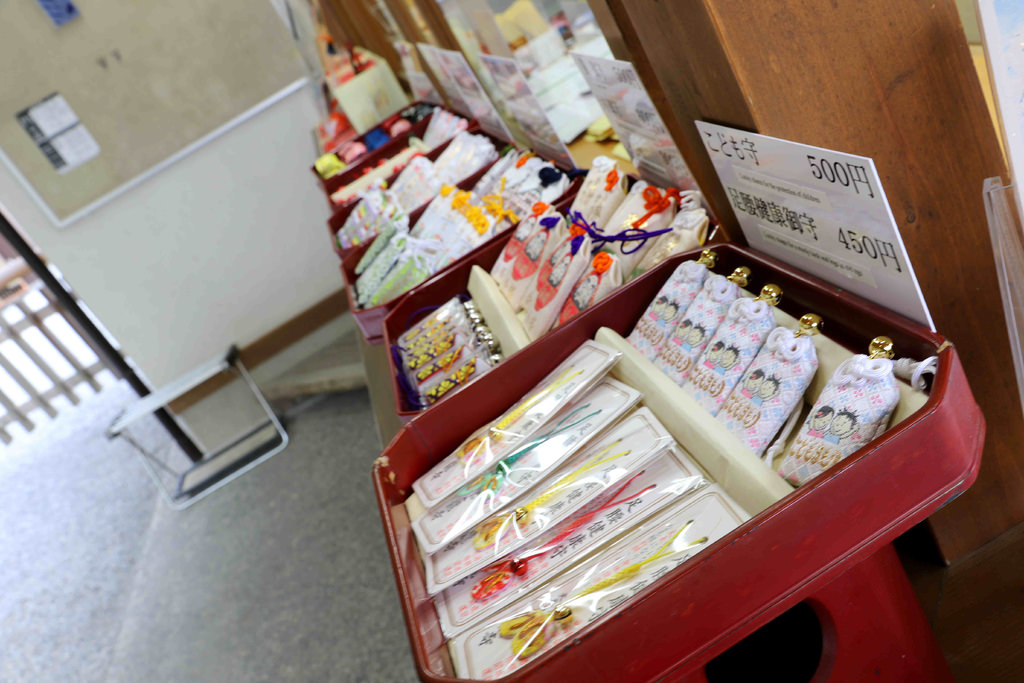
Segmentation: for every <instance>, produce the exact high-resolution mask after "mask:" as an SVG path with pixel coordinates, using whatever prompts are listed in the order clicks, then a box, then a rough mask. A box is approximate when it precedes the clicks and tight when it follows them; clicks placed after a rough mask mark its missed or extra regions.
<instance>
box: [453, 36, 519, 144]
mask: <svg viewBox="0 0 1024 683" xmlns="http://www.w3.org/2000/svg"><path fill="white" fill-rule="evenodd" d="M436 53H437V61H438V63H439V64H440V65H441V68H442V69H444V70H445V72H446V73H447V74H448V76H450V77H451V79H452V81H454V83H455V87H456V88H458V90H459V93H460V94H461V95H462V100H463V101H464V102H465V103H466V106H468V107H469V111H470V115H471V116H472V117H473V118H474V119H476V120H477V123H479V124H480V127H481V128H482V129H484V130H485V131H487V132H488V133H490V134H491V135H493V136H494V137H496V138H501V139H502V140H505V141H506V142H514V139H513V137H512V133H510V132H509V130H508V126H506V125H505V121H504V120H503V119H502V118H501V115H500V114H498V110H497V109H495V108H494V103H493V102H491V98H490V97H488V96H487V91H486V90H484V87H483V86H482V85H480V79H478V78H477V77H476V74H475V73H473V69H471V68H470V66H469V62H467V61H466V58H465V57H464V56H463V54H462V53H461V52H457V51H455V50H437V51H436Z"/></svg>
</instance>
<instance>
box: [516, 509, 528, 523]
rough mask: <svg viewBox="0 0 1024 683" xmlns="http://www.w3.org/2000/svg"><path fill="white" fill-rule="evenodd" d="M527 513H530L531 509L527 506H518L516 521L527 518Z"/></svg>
mask: <svg viewBox="0 0 1024 683" xmlns="http://www.w3.org/2000/svg"><path fill="white" fill-rule="evenodd" d="M527 514H529V511H528V510H527V509H526V508H516V511H515V515H516V521H517V522H521V521H523V520H524V519H526V515H527Z"/></svg>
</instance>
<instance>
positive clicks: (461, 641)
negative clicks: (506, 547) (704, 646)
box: [450, 485, 747, 680]
mask: <svg viewBox="0 0 1024 683" xmlns="http://www.w3.org/2000/svg"><path fill="white" fill-rule="evenodd" d="M746 519H747V515H746V514H745V513H744V512H743V511H742V510H741V508H740V507H739V506H738V505H736V504H735V503H734V502H733V501H732V500H730V499H729V497H728V496H727V495H726V494H725V493H724V492H723V491H722V490H721V488H719V487H718V486H717V485H711V486H708V487H707V488H705V489H704V490H702V491H700V492H698V493H697V494H696V495H694V496H692V497H691V498H688V499H686V500H684V501H681V502H679V503H677V504H675V505H673V506H672V507H670V508H669V509H667V510H664V511H663V512H661V513H659V514H657V515H655V516H654V517H651V518H649V519H648V520H646V521H644V522H642V523H641V524H639V525H638V526H637V527H636V528H635V529H634V530H633V531H631V532H630V533H629V534H627V535H625V536H624V537H622V538H620V539H619V540H617V541H615V542H614V543H611V544H609V545H607V546H605V547H604V548H602V549H601V550H599V551H598V552H596V553H594V554H593V555H591V556H590V557H588V558H586V559H585V560H583V561H581V562H579V563H577V564H576V565H575V566H573V568H572V569H570V570H569V571H567V572H566V573H565V574H562V575H561V576H558V577H556V578H554V579H551V580H549V581H547V582H546V583H545V584H544V585H543V586H542V587H541V588H539V589H537V590H535V591H533V592H532V593H530V594H528V595H527V596H525V597H524V598H522V599H520V600H518V601H516V602H515V603H514V604H513V605H512V606H510V607H509V608H508V609H506V610H503V611H502V612H501V613H500V614H499V615H497V616H495V617H493V618H491V619H489V620H488V622H487V623H485V624H482V625H477V626H474V627H473V628H471V629H469V630H467V631H466V632H464V633H462V634H461V635H459V636H457V637H455V638H454V639H453V640H452V641H451V642H450V651H451V653H452V658H453V663H454V664H455V670H456V673H457V674H458V675H459V676H460V677H463V678H472V679H484V680H492V679H497V678H501V677H502V676H506V675H508V674H510V673H512V672H513V671H515V670H516V669H519V668H521V667H523V666H525V665H526V664H528V663H529V662H530V661H531V660H532V659H534V658H535V657H536V656H537V655H539V654H540V653H543V652H547V651H549V650H551V649H553V648H556V647H558V645H559V643H562V642H564V641H566V640H568V639H571V638H573V637H575V636H576V634H577V633H579V632H580V631H581V630H582V629H583V628H585V627H587V626H588V625H590V624H593V623H595V622H598V621H599V620H601V619H602V617H605V616H606V615H609V614H611V613H613V612H615V611H617V610H619V609H621V608H622V607H623V605H625V604H627V603H628V602H629V601H630V600H631V599H632V598H633V597H634V596H636V595H637V594H638V593H640V592H641V591H643V590H644V589H646V588H647V587H648V586H650V585H651V584H654V583H656V582H657V581H658V580H659V579H661V578H663V577H664V576H665V575H666V574H669V573H670V572H672V571H673V570H674V569H676V568H677V567H679V566H680V565H682V564H683V563H684V562H686V561H687V560H688V559H690V558H691V557H693V556H694V555H695V554H697V553H698V552H700V551H701V550H703V549H705V548H707V547H708V546H710V545H711V544H713V543H715V542H716V541H717V540H718V539H720V538H722V537H723V536H725V535H726V534H728V533H729V532H730V531H732V530H733V529H735V528H736V527H737V526H739V525H740V524H742V523H743V522H744V521H746ZM693 618H699V615H698V616H695V617H693ZM681 627H682V626H681Z"/></svg>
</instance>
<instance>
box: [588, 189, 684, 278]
mask: <svg viewBox="0 0 1024 683" xmlns="http://www.w3.org/2000/svg"><path fill="white" fill-rule="evenodd" d="M678 202H679V190H677V189H675V188H674V187H670V188H668V189H667V190H661V189H659V188H657V187H655V186H653V185H650V184H648V183H646V182H644V181H643V180H640V181H637V182H636V183H635V184H634V185H633V188H632V189H631V190H630V191H629V194H628V195H626V199H625V200H624V201H623V202H622V204H620V205H619V208H618V209H616V210H615V213H613V214H612V216H611V218H610V219H608V222H607V223H605V224H603V225H602V224H600V223H597V224H596V225H595V226H594V227H596V230H597V232H598V233H600V236H601V238H603V243H601V244H600V247H601V248H602V249H604V250H605V251H608V252H611V253H612V254H614V255H615V256H617V257H618V258H619V266H620V267H621V268H622V272H623V273H624V274H626V275H629V274H630V273H632V272H633V269H634V268H635V267H636V266H637V264H639V263H640V261H641V260H643V258H644V256H645V255H646V254H647V250H648V249H650V248H651V247H652V246H654V242H655V238H657V237H659V236H660V235H663V234H668V233H667V232H665V231H667V230H668V226H669V224H670V223H671V222H672V219H673V218H675V216H676V206H677V205H678ZM570 215H574V214H570ZM597 239H598V238H597V237H595V240H597Z"/></svg>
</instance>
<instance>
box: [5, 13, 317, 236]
mask: <svg viewBox="0 0 1024 683" xmlns="http://www.w3.org/2000/svg"><path fill="white" fill-rule="evenodd" d="M71 1H72V3H73V4H74V6H75V7H76V9H77V16H75V17H73V18H71V19H70V20H67V21H66V23H63V24H61V25H58V23H57V22H56V21H55V20H54V19H52V18H51V16H50V15H48V13H47V11H45V9H44V7H45V6H46V5H48V4H52V3H51V2H50V0H5V1H4V2H0V64H3V65H4V66H3V78H2V79H0V153H2V154H0V155H2V157H3V159H4V161H5V162H6V163H7V164H8V165H9V166H11V168H12V169H13V170H14V172H15V174H16V175H18V176H19V178H20V179H21V180H22V181H23V182H24V183H25V184H26V185H27V186H28V188H29V190H30V192H31V193H32V194H33V196H34V197H35V198H36V200H37V201H38V202H39V203H40V204H41V205H42V207H43V208H44V210H45V211H46V213H47V214H48V215H49V216H50V218H51V219H52V220H53V221H54V222H55V223H56V224H57V225H60V226H64V225H67V224H69V223H71V222H72V221H73V220H75V219H76V218H78V217H79V216H81V215H84V213H87V212H88V211H90V210H91V209H93V208H95V207H96V206H98V205H99V204H101V203H103V202H104V201H106V200H107V199H109V198H110V197H112V196H114V195H116V194H117V193H119V192H121V191H123V190H124V189H125V188H126V187H130V186H131V184H133V183H135V182H138V181H139V180H140V179H143V178H145V177H146V176H147V175H149V174H150V173H153V172H155V171H158V170H159V169H160V168H162V167H164V166H166V165H167V164H168V163H171V162H173V161H174V160H176V159H177V158H180V157H181V156H182V155H183V154H185V153H187V152H189V151H191V150H192V149H195V148H196V147H197V146H198V145H200V144H202V143H203V142H205V141H206V140H208V139H210V138H211V137H212V136H214V135H216V134H219V133H220V132H223V131H224V130H227V129H228V128H229V127H230V126H231V125H233V124H235V123H238V122H239V121H241V120H244V118H246V117H247V116H248V115H251V114H252V113H254V112H255V111H258V110H259V109H261V108H262V107H264V106H267V105H268V104H269V103H271V102H273V101H275V100H276V99H279V98H280V97H283V96H284V94H286V93H287V92H290V91H292V90H295V89H297V88H298V87H301V85H302V84H303V82H304V81H305V77H306V70H305V68H304V67H303V64H302V61H301V59H300V57H299V53H298V50H297V48H296V47H295V44H294V42H293V40H292V37H291V36H290V35H289V31H288V28H287V27H286V26H285V24H284V22H282V20H281V18H280V16H279V15H278V13H277V12H276V11H275V10H274V8H273V6H272V5H271V4H270V2H268V1H267V0H174V1H173V2H138V0H71ZM65 6H66V5H65ZM226 171H227V172H229V171H230V169H226Z"/></svg>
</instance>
